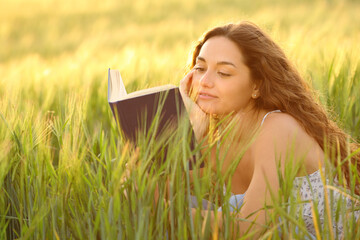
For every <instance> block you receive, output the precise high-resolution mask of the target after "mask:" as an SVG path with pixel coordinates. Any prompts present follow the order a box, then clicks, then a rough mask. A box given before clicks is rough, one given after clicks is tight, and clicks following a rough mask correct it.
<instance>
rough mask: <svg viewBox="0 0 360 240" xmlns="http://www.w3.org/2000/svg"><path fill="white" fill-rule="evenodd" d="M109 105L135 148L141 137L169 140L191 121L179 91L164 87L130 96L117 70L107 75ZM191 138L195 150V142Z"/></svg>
mask: <svg viewBox="0 0 360 240" xmlns="http://www.w3.org/2000/svg"><path fill="white" fill-rule="evenodd" d="M108 102H109V104H110V107H111V110H112V112H113V115H114V117H115V119H116V121H117V123H118V125H119V127H120V129H121V132H122V133H123V137H125V138H126V139H127V140H130V141H131V142H133V143H134V144H136V143H137V137H138V136H139V134H143V133H145V134H152V135H154V136H155V137H156V138H159V137H167V136H168V135H170V134H171V132H173V131H174V130H175V129H176V128H177V127H178V123H179V121H189V119H188V116H187V112H186V109H185V106H184V103H183V101H182V98H181V95H180V92H179V89H178V87H176V86H173V85H164V86H159V87H154V88H150V89H144V90H140V91H136V92H133V93H130V94H128V93H127V92H126V89H125V86H124V83H123V81H122V78H121V75H120V72H119V71H118V70H111V69H109V72H108ZM189 126H191V125H190V122H189ZM149 131H150V132H149ZM190 134H191V141H190V148H191V149H192V150H194V149H195V142H196V141H195V138H194V134H193V132H192V131H191V133H190ZM164 155H166V153H165V154H164ZM194 159H195V157H193V160H194Z"/></svg>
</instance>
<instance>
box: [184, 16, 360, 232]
mask: <svg viewBox="0 0 360 240" xmlns="http://www.w3.org/2000/svg"><path fill="white" fill-rule="evenodd" d="M180 91H181V93H182V97H183V100H184V102H185V105H186V108H187V110H188V112H189V114H190V120H191V122H192V125H193V128H194V131H195V135H196V138H197V140H198V141H199V142H200V141H201V142H204V141H203V140H204V139H206V138H209V137H210V138H211V137H213V136H212V135H213V133H211V134H210V135H211V136H209V131H208V130H209V124H210V123H209V122H211V121H210V120H209V116H210V118H212V119H217V120H219V121H220V122H221V121H222V124H219V125H218V130H219V131H220V132H221V129H223V128H226V127H228V124H225V122H226V123H228V122H232V123H235V124H234V125H233V126H232V127H233V128H232V131H231V133H232V137H233V138H232V139H231V141H228V142H225V144H222V145H223V147H222V148H220V154H224V158H225V160H224V162H223V165H222V168H221V169H220V171H221V172H222V173H225V172H226V171H227V170H228V169H229V167H230V165H231V163H232V161H233V159H235V156H237V153H239V152H240V151H241V150H242V149H246V151H245V152H244V155H243V156H242V158H241V161H240V162H239V163H238V165H237V166H236V168H235V172H234V174H233V176H232V178H231V191H232V193H233V194H234V197H235V196H237V197H240V201H241V204H242V206H241V210H240V212H239V216H240V217H245V216H249V215H250V214H251V213H253V212H256V211H258V210H259V209H261V208H262V207H263V206H264V205H265V204H267V205H271V203H272V202H271V196H270V193H271V192H273V193H277V191H278V190H279V187H280V186H279V179H278V171H277V166H279V165H280V166H286V165H288V164H295V165H296V164H300V166H301V167H300V168H299V170H298V171H297V178H296V179H295V180H296V181H294V189H293V190H294V191H293V192H294V194H295V193H296V192H297V191H299V192H300V197H301V198H302V199H303V200H312V199H314V198H319V199H320V200H319V205H318V211H319V213H320V219H323V218H324V204H323V202H324V201H322V200H323V199H324V185H323V183H322V181H321V174H320V173H321V172H320V171H321V169H319V164H320V165H321V166H324V161H325V155H324V150H325V149H331V151H332V152H333V153H334V155H335V157H333V158H331V159H330V160H332V159H337V158H340V159H342V160H344V159H345V158H346V157H347V156H348V153H349V152H348V149H349V148H350V149H351V151H355V150H356V149H357V148H359V145H358V144H355V143H352V144H349V143H348V139H349V136H348V135H347V134H345V133H344V132H343V131H342V130H341V129H340V128H338V127H337V126H336V124H335V123H334V122H333V121H331V120H330V119H329V118H328V116H327V113H326V111H325V109H324V108H323V107H322V106H321V105H320V104H319V103H318V102H317V101H315V99H314V97H313V94H312V92H311V91H310V90H309V88H308V86H307V85H306V83H305V82H304V80H303V79H302V78H301V76H300V75H299V73H298V72H297V71H296V70H295V68H294V67H293V66H292V65H291V63H290V62H289V60H288V59H287V58H286V56H285V54H284V53H283V51H282V50H281V49H280V48H279V47H278V45H277V44H275V43H274V42H273V41H272V40H271V39H270V37H268V36H267V35H266V34H265V33H264V32H263V31H262V30H260V29H259V28H258V27H257V26H256V25H254V24H252V23H250V22H241V23H239V24H228V25H225V26H220V27H216V28H214V29H211V30H210V31H208V32H207V33H205V35H204V36H203V38H202V39H201V40H200V41H199V43H198V44H197V46H196V48H195V50H194V52H193V57H192V62H191V71H190V72H189V73H188V74H187V75H186V76H185V78H184V79H183V80H182V81H181V83H180ZM223 119H226V120H223ZM229 119H231V121H229ZM224 125H225V126H224ZM254 133H256V134H254ZM220 135H221V133H220ZM234 139H235V140H234ZM221 140H222V139H221V137H220V139H219V140H218V141H221ZM246 144H248V145H247V146H249V147H248V148H246V146H245V145H246ZM224 145H226V147H227V148H228V151H227V154H226V156H225V153H224V152H225V150H224ZM211 146H212V149H211V151H212V153H213V154H211V156H212V157H210V160H209V163H210V164H212V166H213V168H214V169H215V166H216V163H215V159H216V158H215V157H214V156H215V151H216V147H214V146H216V145H211ZM294 146H296V147H294ZM289 153H291V154H292V156H293V157H292V158H289V157H286V156H289ZM350 162H351V163H353V164H357V165H355V166H357V172H358V173H360V155H359V154H357V155H355V156H353V157H352V158H351V161H350ZM332 164H333V165H334V166H335V167H336V166H337V165H338V162H337V161H333V162H332ZM341 169H342V173H343V176H345V179H346V184H348V185H349V184H350V174H349V168H348V165H347V164H345V165H342V166H341ZM282 170H284V168H283V167H282ZM308 179H309V180H310V183H311V185H312V188H314V189H315V192H317V193H318V195H317V196H313V195H312V193H311V191H310V190H309V189H310V188H309V186H308V184H309V182H308ZM359 187H360V185H359V182H357V183H356V187H355V190H356V192H357V193H358V194H359V191H360V188H359ZM232 200H234V198H233V199H232ZM238 200H239V199H238ZM219 210H221V209H219ZM266 214H267V213H266V212H265V211H258V214H255V215H253V216H252V217H250V218H249V219H250V220H253V221H255V222H256V223H258V224H255V225H254V226H253V229H255V230H256V231H258V232H261V231H263V230H264V229H263V228H261V227H259V226H261V224H265V223H266ZM302 215H303V218H304V220H305V223H306V226H307V229H308V231H310V233H312V234H314V235H315V234H316V233H315V229H314V225H313V218H312V215H311V203H310V202H307V203H306V204H304V209H303V211H302ZM218 219H221V217H220V218H218ZM214 221H215V220H214ZM219 221H220V220H219ZM238 224H239V231H240V234H241V233H243V232H244V231H245V230H247V229H248V227H249V226H250V225H251V223H249V222H239V223H238ZM334 227H335V228H337V231H338V232H341V231H342V226H341V224H339V225H337V224H336V223H334Z"/></svg>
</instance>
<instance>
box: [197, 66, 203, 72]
mask: <svg viewBox="0 0 360 240" xmlns="http://www.w3.org/2000/svg"><path fill="white" fill-rule="evenodd" d="M194 70H195V71H196V72H204V71H205V68H204V67H200V66H195V67H194Z"/></svg>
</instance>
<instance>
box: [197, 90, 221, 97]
mask: <svg viewBox="0 0 360 240" xmlns="http://www.w3.org/2000/svg"><path fill="white" fill-rule="evenodd" d="M198 97H199V98H201V99H212V98H217V96H215V95H213V94H211V93H208V92H203V91H201V92H199V96H198Z"/></svg>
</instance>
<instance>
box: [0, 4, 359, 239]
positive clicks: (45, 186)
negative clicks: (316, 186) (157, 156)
mask: <svg viewBox="0 0 360 240" xmlns="http://www.w3.org/2000/svg"><path fill="white" fill-rule="evenodd" d="M0 6H1V7H0V76H1V78H0V239H14V238H16V239H209V238H213V239H218V238H219V239H229V238H231V237H235V236H233V234H234V232H233V229H232V227H231V226H232V225H231V223H232V222H233V221H234V219H233V218H232V217H231V216H230V213H229V211H228V209H227V208H226V206H225V207H224V215H225V216H226V221H224V222H225V225H226V226H225V228H224V231H221V232H218V231H217V229H213V228H210V226H209V225H206V224H204V223H203V222H202V221H200V219H199V217H198V218H196V219H195V220H194V221H193V220H192V219H191V218H190V217H189V208H188V200H187V197H186V196H188V195H189V193H190V191H195V194H196V195H197V196H199V197H202V198H206V197H207V198H210V199H219V204H220V203H221V202H226V199H227V198H228V197H229V192H228V193H227V194H225V195H224V194H222V186H223V184H224V181H226V180H225V179H222V178H221V176H215V177H217V179H218V181H217V183H215V184H213V183H212V180H211V179H212V178H213V177H214V176H213V175H211V174H209V175H205V176H204V177H201V178H199V179H197V180H195V182H194V185H195V190H190V188H191V187H190V183H189V181H188V174H186V172H187V171H186V167H185V164H184V161H185V159H187V157H188V154H189V151H188V147H187V146H186V142H185V141H184V140H183V139H182V138H181V137H179V136H178V137H176V139H175V140H174V141H175V142H174V144H173V145H174V146H170V150H169V152H170V153H171V154H172V155H171V158H169V159H170V160H169V162H166V163H164V164H163V165H162V166H160V167H159V168H155V167H152V166H151V163H150V162H149V159H150V158H151V154H152V151H153V145H154V144H155V145H156V143H153V142H150V143H149V142H143V143H140V145H139V146H140V147H139V149H137V150H135V149H133V148H131V147H129V145H127V144H126V142H124V141H123V140H122V139H121V138H120V136H119V130H118V128H117V126H116V123H115V121H114V119H113V116H112V113H111V110H110V107H109V105H108V103H107V69H108V68H112V69H119V70H120V71H121V73H122V77H123V79H124V82H125V85H126V89H127V90H128V91H129V92H132V91H135V90H139V89H143V88H147V87H152V86H157V85H161V84H169V83H170V84H175V85H178V83H179V81H180V80H181V79H182V77H183V75H184V73H185V72H186V70H187V63H188V58H189V54H190V51H191V49H192V47H193V45H194V43H195V42H196V40H197V39H198V38H199V37H200V36H201V35H202V33H203V32H204V31H206V30H207V29H209V28H211V27H213V26H215V25H218V24H223V23H227V22H238V21H241V20H250V21H253V22H255V23H256V24H257V25H259V26H260V27H261V28H263V29H264V30H265V31H266V32H267V33H269V34H270V35H271V36H272V37H273V39H274V40H275V41H276V42H277V43H279V45H280V46H281V47H282V48H283V49H284V50H285V52H286V54H287V56H288V57H289V58H290V59H291V60H292V61H293V63H294V64H295V65H296V67H297V68H298V70H299V71H300V73H301V74H302V76H303V77H304V79H306V81H307V82H308V83H309V84H310V85H311V86H313V87H314V89H315V90H316V91H317V93H318V96H319V100H320V101H321V102H322V103H323V104H324V105H325V106H326V107H327V109H328V110H329V112H330V113H331V116H332V118H333V120H335V121H336V122H337V123H338V124H339V125H340V126H341V127H342V128H343V129H345V130H346V132H347V133H349V134H350V135H351V136H352V137H353V138H354V140H356V141H360V94H359V93H360V62H359V60H360V44H359V43H360V28H359V26H360V15H359V14H358V13H359V12H360V2H358V1H357V0H353V1H351V0H303V1H296V0H274V1H266V0H252V1H245V0H239V1H235V0H219V1H215V0H182V1H180V0H132V1H130V0H118V1H116V0H87V1H85V0H78V1H69V0H62V1H61V0H0ZM180 135H181V134H180ZM141 144H142V145H141ZM179 146H180V147H179ZM170 166H172V167H170ZM149 168H150V169H151V170H150V171H149ZM128 171H130V175H127V177H126V178H124V176H125V174H126V172H128ZM184 172H185V180H184V179H183V178H184ZM288 177H289V176H288ZM356 177H359V176H358V175H357V176H356V174H355V175H354V179H355V178H356ZM165 178H168V179H170V185H171V191H170V200H171V202H173V204H171V205H170V206H169V205H167V204H166V202H161V201H160V202H158V203H156V204H155V203H154V200H153V199H154V193H155V187H156V185H159V186H160V188H159V189H165V186H164V179H165ZM289 178H290V177H289ZM219 179H220V180H219ZM287 181H289V182H290V181H291V180H289V179H285V180H284V182H285V183H286V182H287ZM210 188H211V189H213V190H212V191H211V192H212V193H211V194H209V189H210ZM283 190H284V192H286V191H285V190H286V184H284V188H283ZM350 194H351V193H350ZM164 195H165V191H164V190H160V197H164ZM352 197H353V198H354V199H357V201H359V197H358V196H356V195H354V194H352ZM285 202H286V201H280V200H279V202H278V205H276V206H273V207H274V209H275V210H276V213H277V214H278V216H280V217H281V218H282V219H283V221H282V222H280V223H279V222H278V221H277V219H278V218H276V219H275V218H273V219H270V222H271V224H270V225H269V226H270V227H269V228H268V231H266V232H265V234H264V236H263V238H264V239H280V238H281V234H280V233H279V232H281V233H282V234H286V235H283V236H288V238H289V239H290V238H291V239H304V237H306V236H307V233H306V231H304V222H303V221H302V220H301V219H300V220H299V219H294V217H293V216H292V215H291V213H289V212H286V211H284V210H283V209H284V208H283V206H284V204H285ZM290 205H291V206H295V205H296V203H290ZM226 209H227V210H226ZM331 214H338V215H339V214H340V215H341V214H345V213H339V212H336V213H331ZM346 219H347V220H346V224H347V225H346V226H347V227H346V231H345V235H344V238H345V239H360V232H359V231H356V230H357V229H359V222H356V221H355V220H354V218H352V217H351V215H350V217H349V216H347V217H346ZM318 230H319V232H318V236H317V237H321V238H323V239H331V238H336V235H335V237H334V233H332V231H331V228H330V227H329V225H328V223H326V222H325V223H324V226H323V227H319V229H318ZM242 239H251V233H249V234H248V235H247V236H243V237H242Z"/></svg>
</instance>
